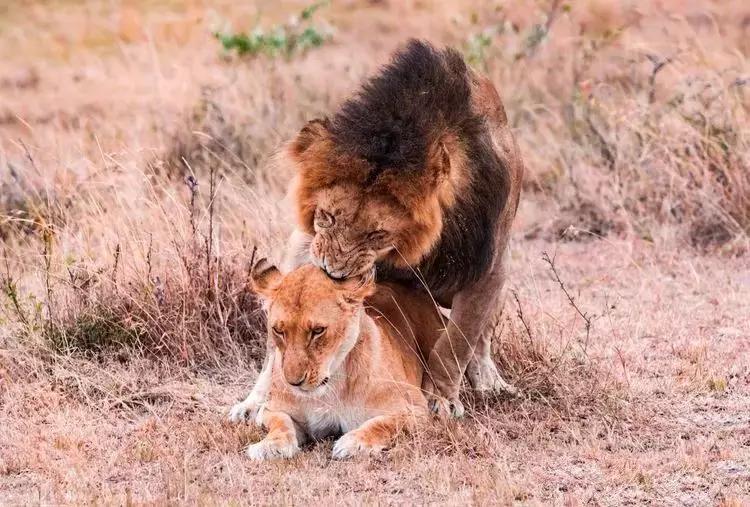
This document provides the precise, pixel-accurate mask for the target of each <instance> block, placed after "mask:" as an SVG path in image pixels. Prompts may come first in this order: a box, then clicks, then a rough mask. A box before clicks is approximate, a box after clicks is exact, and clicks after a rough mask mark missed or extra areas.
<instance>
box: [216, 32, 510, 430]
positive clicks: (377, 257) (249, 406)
mask: <svg viewBox="0 0 750 507" xmlns="http://www.w3.org/2000/svg"><path fill="white" fill-rule="evenodd" d="M288 153H289V156H290V158H291V160H292V162H293V163H294V165H295V166H296V168H297V176H296V178H295V180H294V181H293V184H292V186H291V195H292V196H293V198H294V199H295V204H296V207H297V225H298V229H297V230H296V231H294V232H293V234H292V237H291V239H290V246H289V252H288V259H289V260H290V262H289V264H290V265H291V266H294V265H299V264H300V263H303V262H308V261H310V260H312V262H314V263H315V264H317V265H318V266H320V267H322V268H323V269H324V270H325V271H326V272H328V274H329V275H330V276H331V277H334V278H347V277H352V276H356V275H358V274H360V273H363V272H366V271H368V270H370V269H372V266H373V265H375V266H376V267H377V277H378V279H379V280H393V281H398V282H400V283H402V284H407V285H411V286H413V287H418V286H426V287H427V288H428V289H429V290H430V292H431V294H432V295H433V297H434V298H435V300H436V301H437V302H438V303H439V304H440V305H441V306H444V307H446V308H450V309H451V320H450V323H449V325H448V327H447V329H445V331H444V333H443V335H442V336H441V338H440V340H439V341H438V343H437V344H436V345H435V348H434V349H433V350H432V353H431V354H430V357H429V363H428V369H429V372H430V375H428V376H425V381H424V385H423V388H424V389H425V391H426V392H427V394H428V397H429V399H430V406H431V408H432V409H433V410H444V409H450V410H451V412H452V413H453V415H455V416H460V415H461V414H462V413H463V406H462V405H461V403H460V402H459V400H458V391H459V385H460V381H461V378H462V376H463V373H464V372H466V374H467V377H468V380H469V382H470V383H471V385H472V386H473V387H474V389H477V390H480V391H507V392H514V391H515V389H514V388H513V387H512V386H510V385H508V384H507V383H506V382H505V381H504V380H503V379H502V377H501V376H500V374H499V373H498V371H497V368H496V366H495V363H494V361H493V360H492V357H491V353H490V349H491V343H490V336H489V335H488V334H485V335H484V336H483V337H482V339H480V337H481V336H482V333H483V331H485V328H486V327H487V323H488V321H489V320H490V319H491V317H492V314H493V312H494V311H496V310H497V309H499V308H500V307H501V306H502V305H501V292H502V288H503V284H504V282H505V277H506V272H507V270H506V263H507V254H506V250H507V246H508V239H509V234H510V228H511V224H512V222H513V218H514V217H515V214H516V208H517V207H518V200H519V195H520V188H521V179H522V175H523V162H522V160H521V155H520V153H519V150H518V147H517V145H516V142H515V139H514V137H513V134H512V133H511V129H510V127H509V126H508V122H507V118H506V116H505V110H504V109H503V105H502V102H501V100H500V97H499V95H498V93H497V91H496V90H495V88H494V86H493V85H492V83H491V82H490V81H489V79H487V78H486V77H484V76H481V75H479V74H477V73H476V72H475V71H473V70H472V69H470V68H468V67H467V66H466V64H465V63H464V61H463V60H462V58H461V56H460V55H459V53H458V52H456V51H455V50H452V49H445V50H442V51H439V50H436V49H435V48H433V47H432V46H430V45H429V44H427V43H424V42H420V41H411V42H409V43H408V45H407V46H406V47H405V48H404V49H403V50H401V51H400V52H397V53H396V54H395V56H394V57H393V60H392V61H391V63H390V64H388V65H387V66H385V67H384V68H383V69H382V70H381V72H380V73H379V74H378V75H376V76H375V77H373V78H371V79H370V80H369V81H368V82H366V83H365V84H364V86H363V87H362V89H361V90H360V92H359V93H358V94H357V95H356V96H355V97H354V98H352V99H350V100H349V101H347V102H345V103H344V105H343V106H342V107H341V109H340V110H339V112H338V113H336V114H335V116H334V117H333V118H332V119H330V120H329V119H322V120H313V121H311V122H309V123H308V124H307V125H306V126H305V127H304V128H303V129H302V130H301V132H300V133H299V135H298V136H297V138H296V139H295V140H294V141H293V142H292V143H291V145H290V147H289V150H288ZM269 345H270V346H271V347H273V344H272V343H271V344H269ZM272 358H273V354H272V353H270V352H269V353H267V354H266V361H265V365H264V367H263V371H262V372H261V375H260V376H259V378H258V382H257V383H256V386H255V388H254V389H253V391H252V392H251V393H250V395H249V396H248V398H247V399H246V400H245V401H244V402H242V403H239V404H237V405H235V407H234V408H233V409H232V412H231V414H230V417H231V418H232V419H233V420H239V419H240V418H242V417H245V415H246V414H248V413H252V412H253V411H255V410H257V408H258V407H259V406H260V404H262V402H263V399H264V397H265V394H266V392H267V391H268V382H269V379H270V372H271V362H272ZM441 395H442V400H444V401H447V402H448V403H438V401H439V400H440V399H441V398H440V396H441Z"/></svg>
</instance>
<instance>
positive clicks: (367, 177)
mask: <svg viewBox="0 0 750 507" xmlns="http://www.w3.org/2000/svg"><path fill="white" fill-rule="evenodd" d="M330 128H331V124H330V122H328V121H326V120H314V121H312V122H310V123H308V124H307V125H306V126H305V128H303V129H302V131H301V132H300V134H299V135H298V136H297V138H296V140H295V141H294V142H293V144H292V146H291V148H290V152H291V155H292V158H293V160H294V162H295V164H296V166H297V169H298V174H297V177H296V179H295V181H294V184H293V187H292V192H293V197H294V200H295V202H296V204H297V212H298V214H297V215H298V216H297V218H298V223H299V225H300V227H301V228H302V229H303V230H304V231H305V232H307V233H308V234H310V235H312V236H313V240H312V242H311V245H310V254H311V258H312V259H313V262H314V263H315V264H316V265H318V266H319V267H321V268H322V269H324V270H325V271H326V272H327V273H328V274H329V275H330V276H331V277H333V278H348V277H352V276H357V275H361V274H362V273H366V272H368V271H369V270H371V269H372V268H373V266H374V264H375V263H376V262H381V261H386V262H388V263H389V264H391V265H393V266H396V267H400V268H405V267H408V266H415V265H417V264H418V263H419V261H420V260H422V259H423V258H424V256H425V255H427V253H429V252H430V250H431V249H432V247H433V246H434V245H435V244H436V242H437V241H438V239H439V238H440V234H441V232H442V229H443V212H444V209H445V207H447V206H450V205H451V204H452V202H453V200H454V199H455V192H456V189H457V188H460V187H461V186H462V185H461V179H462V178H463V177H464V176H463V173H462V172H461V171H460V170H456V168H457V167H458V166H460V164H461V163H462V160H461V158H462V156H463V153H462V151H461V150H460V149H458V146H457V143H458V141H457V138H456V137H455V136H453V135H452V134H450V133H443V135H441V136H439V137H437V138H436V139H435V140H434V142H432V143H431V145H430V146H428V147H427V150H428V154H427V155H426V157H425V159H424V161H423V162H422V164H423V166H422V167H419V168H414V169H409V168H408V167H406V168H404V167H398V168H377V167H375V166H374V165H373V164H372V163H370V162H368V161H366V160H364V159H362V158H360V157H357V156H352V155H350V154H349V153H347V152H346V151H344V150H341V148H340V144H339V142H338V140H337V139H335V138H334V134H333V133H332V132H331V130H330Z"/></svg>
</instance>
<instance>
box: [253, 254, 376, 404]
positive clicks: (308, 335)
mask: <svg viewBox="0 0 750 507" xmlns="http://www.w3.org/2000/svg"><path fill="white" fill-rule="evenodd" d="M251 282H252V286H253V289H254V290H255V291H256V292H257V293H258V294H260V295H261V296H262V297H263V298H264V299H265V300H266V303H267V310H268V332H269V334H270V336H271V337H272V338H273V340H274V342H275V343H276V346H277V347H278V349H279V351H280V352H281V356H282V364H281V366H282V371H283V375H284V378H285V379H286V381H287V382H288V383H289V385H291V386H293V387H294V388H296V389H299V390H301V391H303V392H314V391H315V390H316V389H318V388H320V387H322V386H324V385H325V384H326V383H327V382H328V380H329V379H330V377H331V375H332V374H334V373H335V372H336V371H337V370H338V369H339V368H340V367H341V365H342V363H343V361H344V359H345V358H346V356H347V354H348V353H349V352H350V351H351V349H352V347H354V345H355V343H356V342H357V338H358V336H359V323H360V317H361V315H362V313H361V312H362V311H363V310H362V309H363V305H362V302H363V300H364V298H365V297H367V296H369V295H371V294H372V293H373V292H374V282H373V277H372V276H371V275H369V276H365V277H360V278H357V279H354V278H352V279H348V280H346V281H341V282H338V281H334V280H332V279H331V278H329V277H328V276H326V274H325V273H324V272H323V271H321V270H320V269H318V268H317V267H315V266H313V265H310V264H308V265H304V266H301V267H299V268H297V269H296V270H295V271H292V272H291V273H289V274H287V275H282V274H281V272H280V271H279V270H278V269H277V268H276V267H275V266H272V265H270V264H269V263H268V262H267V261H265V259H263V260H261V261H259V262H258V263H257V264H256V265H255V267H254V268H253V270H252V273H251Z"/></svg>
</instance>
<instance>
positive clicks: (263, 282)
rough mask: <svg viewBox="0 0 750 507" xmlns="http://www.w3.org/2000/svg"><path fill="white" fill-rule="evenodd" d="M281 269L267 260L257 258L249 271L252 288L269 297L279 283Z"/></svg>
mask: <svg viewBox="0 0 750 507" xmlns="http://www.w3.org/2000/svg"><path fill="white" fill-rule="evenodd" d="M281 278H282V275H281V271H279V270H278V268H277V267H276V266H274V265H272V264H271V263H270V262H268V260H266V259H261V260H259V261H258V262H257V263H256V264H255V266H253V269H252V270H251V271H250V282H251V284H252V287H253V290H254V291H255V292H257V293H258V294H260V295H261V296H263V297H266V298H270V297H272V296H273V293H274V291H275V290H276V289H277V288H278V286H279V284H280V283H281Z"/></svg>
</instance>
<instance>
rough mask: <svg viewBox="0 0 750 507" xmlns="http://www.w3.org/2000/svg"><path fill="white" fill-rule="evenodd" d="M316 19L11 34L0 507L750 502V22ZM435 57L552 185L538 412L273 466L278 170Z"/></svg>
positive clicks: (160, 13)
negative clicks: (264, 363)
mask: <svg viewBox="0 0 750 507" xmlns="http://www.w3.org/2000/svg"><path fill="white" fill-rule="evenodd" d="M307 6H308V4H305V3H301V2H284V5H283V6H282V5H280V2H275V1H270V0H269V1H257V2H244V3H239V2H230V1H227V0H222V1H217V2H207V1H203V0H191V1H186V2H177V1H171V0H165V1H162V2H159V1H156V0H132V1H126V0H122V1H117V2H110V1H104V0H101V1H95V0H87V1H63V0H47V1H32V2H4V3H3V4H2V5H1V6H0V41H1V42H0V143H1V144H0V249H1V250H0V257H1V259H0V283H1V284H2V293H0V503H2V504H17V503H45V504H46V503H84V502H97V503H100V502H101V503H119V504H122V503H127V502H135V503H142V502H145V503H163V502H167V501H169V502H177V503H183V502H184V503H215V502H221V503H224V502H227V501H230V500H232V501H234V502H237V503H252V504H264V503H273V504H301V503H303V502H308V501H313V500H318V499H320V500H337V501H341V502H345V503H376V502H377V503H391V502H393V503H411V502H414V503H427V502H430V503H433V502H435V503H447V504H459V503H460V504H463V503H482V504H494V503H513V502H520V503H531V504H547V503H557V504H583V503H592V504H633V503H649V502H651V503H655V504H693V505H706V504H725V505H739V504H746V503H748V502H750V389H749V388H750V352H749V348H748V347H749V346H750V253H748V233H749V232H750V149H749V148H750V132H749V129H750V121H748V120H750V117H749V115H748V113H749V111H750V103H749V101H748V97H749V95H748V94H749V93H750V91H749V90H750V65H749V64H748V55H749V54H750V42H749V41H750V4H747V2H742V1H736V2H730V1H725V2H718V1H717V2H711V1H708V0H697V1H690V2H688V1H681V0H661V1H657V2H646V1H643V2H639V1H629V2H621V3H618V4H615V3H612V2H607V1H604V0H589V1H580V2H579V1H575V2H544V1H539V2H531V1H529V2H502V1H491V2H486V1H485V2H470V1H468V0H467V1H460V2H448V1H445V2H437V1H429V0H415V1H405V2H399V1H396V0H381V1H376V0H371V1H369V2H368V1H364V0H362V1H349V0H347V1H344V0H342V1H339V2H334V3H333V4H332V5H328V6H324V7H322V8H321V9H319V10H318V11H317V12H315V13H313V15H312V16H311V18H310V19H300V20H298V23H296V24H295V23H293V22H292V21H290V17H292V16H294V15H297V16H298V17H299V14H300V13H301V12H302V10H303V9H304V8H305V7H307ZM255 26H260V27H263V28H264V29H265V30H266V33H268V32H269V31H271V30H272V28H273V27H277V29H278V30H277V31H274V32H273V33H275V34H276V35H277V36H276V37H271V38H269V37H257V36H256V37H250V38H246V39H232V38H231V37H229V35H231V34H232V33H241V32H247V31H249V30H251V29H252V28H253V27H255ZM308 27H310V30H308V31H307V32H305V29H306V28H308ZM215 30H219V31H221V33H223V34H224V35H225V36H226V37H225V38H224V41H225V42H227V43H228V45H230V46H231V45H232V44H235V45H236V44H240V45H243V44H244V46H242V47H245V48H246V49H248V50H249V51H248V52H246V53H245V54H244V55H243V56H238V55H237V54H236V50H234V49H230V50H228V51H227V50H223V49H222V47H221V45H220V43H219V41H217V40H216V38H215V37H214V36H213V32H214V31H215ZM282 35H283V37H282ZM409 36H421V37H427V38H429V39H430V40H432V41H434V42H435V43H438V44H452V45H454V46H456V47H458V48H460V49H461V50H462V51H464V53H465V54H466V56H467V58H468V59H469V61H470V62H471V63H472V64H473V65H475V66H477V67H479V68H482V69H483V70H484V71H486V72H487V73H488V74H489V75H490V76H491V77H492V79H493V81H494V82H495V83H496V85H497V86H498V88H499V89H500V90H501V94H502V95H503V97H504V100H505V101H506V105H507V109H508V113H509V116H510V118H511V121H512V123H513V126H514V129H515V132H516V134H517V137H518V140H519V143H520V144H521V147H522V151H523V153H524V156H525V159H526V163H527V178H526V182H525V185H524V194H523V197H522V204H521V207H520V209H519V214H518V217H517V220H516V224H515V236H514V241H513V243H512V247H511V257H512V273H511V276H510V280H509V284H508V289H509V291H508V298H507V301H506V304H505V312H504V314H503V316H502V317H500V318H499V319H498V323H497V326H496V329H495V333H496V337H497V340H496V341H497V353H498V354H497V359H498V361H499V363H500V365H501V366H502V369H503V371H504V372H505V373H506V375H507V377H508V378H509V379H510V380H512V381H513V382H514V383H515V384H516V385H517V386H518V387H519V388H520V389H521V390H522V391H523V395H522V397H521V398H520V399H506V398H498V399H472V398H471V395H470V393H467V398H466V403H467V406H468V415H467V417H466V418H465V419H464V420H462V421H458V422H436V423H435V427H434V428H432V429H428V430H425V431H423V432H420V433H419V434H417V435H414V436H413V439H411V440H409V439H403V440H402V441H400V442H398V443H397V445H396V446H395V447H394V448H393V449H392V450H390V451H388V452H387V453H385V454H384V455H383V456H382V457H379V458H373V459H364V460H355V461H348V462H336V461H332V460H330V459H329V453H330V449H331V446H332V442H331V441H325V442H321V443H318V444H316V445H314V446H312V447H311V448H309V449H306V451H307V452H304V453H302V454H301V455H300V456H299V457H298V458H295V459H294V460H291V461H289V462H278V463H264V464H257V463H253V462H250V461H249V460H248V459H246V458H245V456H244V454H243V452H242V451H243V448H244V447H245V446H246V445H247V444H248V443H250V442H253V441H255V440H257V439H259V438H260V437H261V433H260V431H259V430H258V429H256V428H254V427H253V426H251V425H240V426H237V425H231V424H229V423H227V422H226V415H227V411H228V409H229V407H230V406H231V404H232V403H234V402H235V401H236V400H237V399H238V398H240V397H242V396H244V395H245V394H246V393H247V391H248V389H249V387H250V385H251V384H252V381H253V379H254V377H255V375H256V373H257V368H258V366H259V358H260V357H261V356H262V343H263V341H262V339H261V338H260V336H261V334H262V331H261V329H262V325H263V323H262V315H261V314H260V312H259V309H258V305H257V303H256V300H255V298H254V297H253V295H252V294H251V293H249V292H248V291H247V289H246V287H245V279H246V273H247V268H248V265H249V263H250V259H251V257H252V252H253V250H254V249H256V248H257V252H258V253H259V254H262V255H267V256H270V257H271V258H273V259H277V260H278V259H279V258H280V257H281V251H282V249H283V245H284V238H285V236H286V234H287V233H288V232H289V230H290V223H289V218H288V215H287V213H286V211H285V208H284V202H283V197H284V187H285V184H286V182H287V180H288V178H289V176H290V171H289V168H288V167H286V166H285V164H283V163H281V162H280V161H279V160H278V159H277V158H276V157H274V153H275V152H277V151H278V149H279V147H280V146H281V145H282V143H283V142H284V141H285V140H287V139H289V138H290V137H291V136H292V135H293V134H294V133H295V132H296V131H297V130H298V129H299V128H300V126H301V125H302V123H303V122H304V121H305V120H307V119H311V118H313V117H316V116H319V115H323V114H326V113H328V112H331V111H332V110H334V109H335V107H336V105H337V104H339V103H340V102H341V101H342V100H343V99H344V98H345V97H346V95H347V94H348V93H350V92H351V91H352V90H353V89H354V88H355V87H356V86H357V84H358V83H359V82H360V81H361V79H362V78H363V77H365V76H366V75H368V73H370V72H372V71H374V70H375V69H376V68H377V66H378V65H379V64H381V63H382V62H384V61H385V59H386V58H387V55H388V53H389V52H390V51H391V50H392V49H394V48H395V47H396V46H397V45H398V44H400V43H402V42H403V41H404V40H405V39H406V38H407V37H409ZM238 40H239V42H237V41H238ZM256 50H257V54H256ZM545 253H546V256H545Z"/></svg>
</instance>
